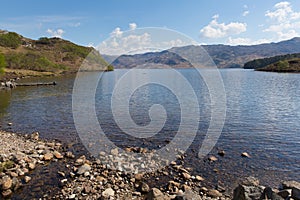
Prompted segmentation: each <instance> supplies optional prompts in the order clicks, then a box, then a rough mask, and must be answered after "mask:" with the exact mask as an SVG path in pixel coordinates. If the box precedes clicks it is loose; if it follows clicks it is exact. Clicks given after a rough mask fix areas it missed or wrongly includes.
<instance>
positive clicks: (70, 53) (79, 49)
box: [0, 31, 112, 76]
mask: <svg viewBox="0 0 300 200" xmlns="http://www.w3.org/2000/svg"><path fill="white" fill-rule="evenodd" d="M92 51H93V53H92V54H90V52H92ZM0 54H1V55H3V56H4V58H5V63H6V66H5V68H6V70H5V71H6V72H8V73H11V72H12V71H18V70H27V71H28V70H29V71H34V72H49V73H52V74H62V73H73V72H76V71H77V70H78V69H79V67H80V66H81V64H82V62H83V61H84V60H85V59H86V57H87V56H88V55H89V57H88V58H89V60H88V64H89V65H90V66H91V69H94V70H97V69H99V70H101V69H103V68H104V67H105V70H107V66H108V64H107V63H106V62H105V60H104V59H103V58H102V57H101V56H100V54H99V53H98V51H95V49H93V48H92V47H84V46H80V45H77V44H74V43H72V42H70V41H67V40H63V39H60V38H46V37H42V38H40V39H38V40H32V39H28V38H25V37H23V36H21V35H19V34H17V33H13V32H7V31H0ZM109 69H110V70H112V66H109ZM2 76H3V75H2Z"/></svg>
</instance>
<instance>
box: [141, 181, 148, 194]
mask: <svg viewBox="0 0 300 200" xmlns="http://www.w3.org/2000/svg"><path fill="white" fill-rule="evenodd" d="M140 190H141V192H144V193H148V192H149V191H150V187H149V185H148V184H147V183H144V182H142V183H141V185H140Z"/></svg>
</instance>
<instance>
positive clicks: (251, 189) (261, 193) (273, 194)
mask: <svg viewBox="0 0 300 200" xmlns="http://www.w3.org/2000/svg"><path fill="white" fill-rule="evenodd" d="M299 189H300V183H298V182H296V181H286V182H283V183H282V186H281V187H280V188H279V190H278V189H272V188H270V187H265V186H261V185H259V180H258V179H256V178H254V177H248V178H246V179H245V180H244V181H243V182H242V183H241V184H239V186H238V187H236V188H235V190H234V193H233V200H265V199H271V200H292V199H294V200H300V193H299V192H300V190H299Z"/></svg>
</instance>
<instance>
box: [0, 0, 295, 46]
mask: <svg viewBox="0 0 300 200" xmlns="http://www.w3.org/2000/svg"><path fill="white" fill-rule="evenodd" d="M1 7H2V9H1V13H0V29H4V30H9V31H15V32H18V33H20V34H22V35H23V36H25V37H29V38H33V39H38V38H39V37H42V36H47V37H51V36H57V37H62V38H64V39H67V40H71V41H72V42H75V43H78V44H81V45H89V44H92V45H97V44H99V43H100V42H101V41H103V40H105V39H107V38H108V37H110V36H111V35H112V33H122V32H123V31H126V30H129V29H131V30H132V29H135V28H143V27H165V28H169V29H173V30H176V31H178V32H181V33H183V34H186V35H187V36H189V37H191V38H193V39H194V40H196V41H197V42H199V43H201V44H219V43H221V44H231V45H237V44H257V43H264V42H277V41H280V40H286V39H290V38H292V37H295V36H300V1H299V0H289V1H280V0H279V1H278V0H276V1H275V0H267V1H262V0H209V1H208V0H205V1H203V0H105V1H104V0H98V1H82V0H81V1H77V0H72V1H71V0H70V1H69V0H65V1H63V0H60V1H58V0H52V1H38V0H26V1H17V0H9V1H4V2H2V3H1Z"/></svg>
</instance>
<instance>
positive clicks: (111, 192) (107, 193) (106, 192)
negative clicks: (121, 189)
mask: <svg viewBox="0 0 300 200" xmlns="http://www.w3.org/2000/svg"><path fill="white" fill-rule="evenodd" d="M102 196H103V197H105V198H109V197H113V196H115V191H114V190H113V189H112V188H107V189H106V190H104V191H103V192H102Z"/></svg>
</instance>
